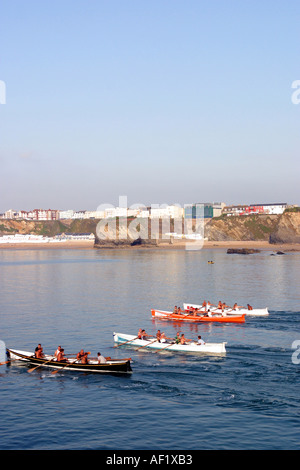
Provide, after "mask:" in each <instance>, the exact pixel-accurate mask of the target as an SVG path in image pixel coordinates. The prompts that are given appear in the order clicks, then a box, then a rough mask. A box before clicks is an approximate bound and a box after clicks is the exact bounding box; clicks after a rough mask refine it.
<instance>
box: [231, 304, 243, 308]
mask: <svg viewBox="0 0 300 470" xmlns="http://www.w3.org/2000/svg"><path fill="white" fill-rule="evenodd" d="M239 308H244V307H243V306H242V305H238V304H237V303H235V304H234V306H233V307H232V310H238V309H239Z"/></svg>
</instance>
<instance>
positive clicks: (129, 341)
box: [114, 336, 138, 348]
mask: <svg viewBox="0 0 300 470" xmlns="http://www.w3.org/2000/svg"><path fill="white" fill-rule="evenodd" d="M135 339H138V336H136V337H135V338H133V339H129V340H128V341H125V342H124V343H121V344H116V345H115V346H114V348H117V347H118V346H123V344H127V343H131V341H134V340H135Z"/></svg>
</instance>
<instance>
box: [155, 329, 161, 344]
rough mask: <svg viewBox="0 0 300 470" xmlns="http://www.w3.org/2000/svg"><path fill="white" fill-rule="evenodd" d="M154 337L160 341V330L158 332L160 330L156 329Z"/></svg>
mask: <svg viewBox="0 0 300 470" xmlns="http://www.w3.org/2000/svg"><path fill="white" fill-rule="evenodd" d="M156 339H157V341H158V342H159V343H160V340H161V332H160V330H157V333H156Z"/></svg>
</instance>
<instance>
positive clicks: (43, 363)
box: [27, 357, 54, 374]
mask: <svg viewBox="0 0 300 470" xmlns="http://www.w3.org/2000/svg"><path fill="white" fill-rule="evenodd" d="M53 359H54V357H52V358H51V359H50V360H49V361H46V362H42V363H41V364H39V365H38V366H35V367H33V368H32V369H28V371H27V372H28V373H29V374H30V373H31V372H33V371H34V370H35V369H37V368H38V367H41V366H44V365H45V364H48V363H49V362H51V361H53Z"/></svg>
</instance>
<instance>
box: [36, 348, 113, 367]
mask: <svg viewBox="0 0 300 470" xmlns="http://www.w3.org/2000/svg"><path fill="white" fill-rule="evenodd" d="M89 354H90V352H84V350H83V349H81V350H80V351H79V352H78V353H77V355H76V359H75V360H72V361H71V362H80V363H81V364H88V363H89V360H88V355H89ZM34 355H35V357H36V358H37V359H43V358H45V354H44V353H43V348H42V345H41V344H40V343H39V344H38V345H37V347H36V348H35V351H34ZM55 359H56V362H70V361H69V359H68V358H67V357H66V356H65V350H64V348H62V347H61V346H58V348H57V349H56V351H55V353H54V357H53V360H55ZM97 361H98V363H99V364H103V363H105V362H106V359H105V357H103V356H102V354H101V353H100V352H98V355H97Z"/></svg>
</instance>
